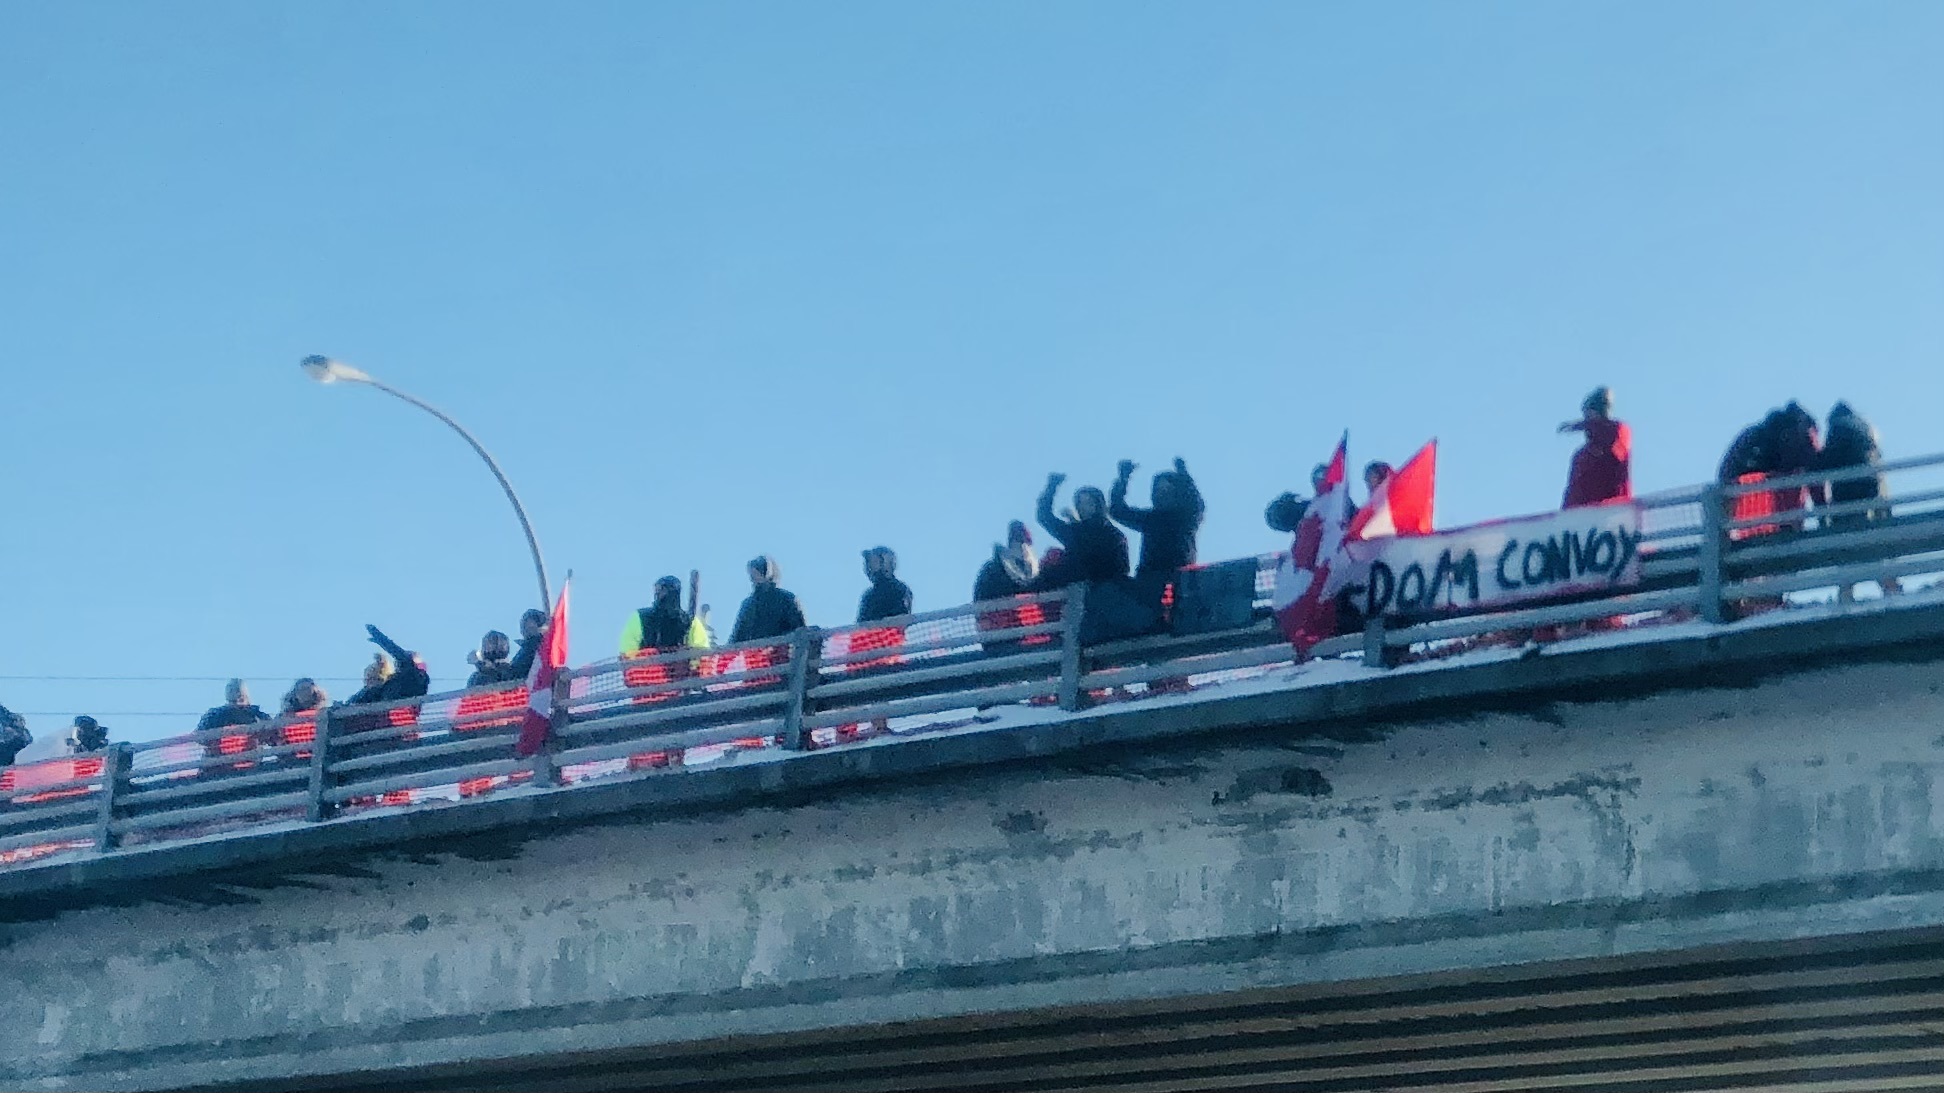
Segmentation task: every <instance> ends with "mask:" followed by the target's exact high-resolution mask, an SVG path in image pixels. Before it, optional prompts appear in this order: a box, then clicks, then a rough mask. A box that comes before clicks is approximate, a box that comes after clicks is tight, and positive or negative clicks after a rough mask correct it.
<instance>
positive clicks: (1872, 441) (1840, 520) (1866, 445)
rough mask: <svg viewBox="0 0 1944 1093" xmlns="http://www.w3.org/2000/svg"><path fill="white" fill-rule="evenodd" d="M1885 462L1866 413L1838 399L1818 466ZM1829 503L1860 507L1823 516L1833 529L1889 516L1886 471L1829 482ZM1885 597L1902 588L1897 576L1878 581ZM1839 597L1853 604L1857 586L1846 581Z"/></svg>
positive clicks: (1863, 524) (1840, 467)
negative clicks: (1876, 502)
mask: <svg viewBox="0 0 1944 1093" xmlns="http://www.w3.org/2000/svg"><path fill="white" fill-rule="evenodd" d="M1882 462H1883V451H1882V448H1881V446H1880V445H1879V444H1878V443H1877V432H1876V429H1875V428H1874V427H1873V426H1871V424H1870V423H1869V422H1868V421H1866V420H1865V419H1864V418H1863V415H1861V414H1859V413H1857V412H1856V411H1855V410H1852V409H1850V404H1849V403H1847V402H1838V403H1837V404H1836V405H1835V406H1834V407H1832V408H1831V409H1830V411H1829V437H1828V439H1827V440H1825V441H1824V442H1823V447H1822V451H1821V452H1820V453H1819V454H1818V458H1817V461H1816V465H1817V469H1818V470H1824V471H1832V472H1833V471H1852V470H1859V469H1861V468H1866V467H1870V468H1873V467H1876V466H1878V465H1879V464H1881V463H1882ZM1828 488H1829V503H1830V504H1831V505H1832V506H1833V505H1857V506H1861V507H1862V509H1863V511H1861V512H1845V513H1837V514H1836V515H1834V516H1825V517H1823V518H1822V524H1823V526H1824V527H1825V528H1828V529H1829V530H1831V531H1837V532H1848V531H1864V530H1867V529H1868V528H1869V526H1870V525H1871V524H1872V523H1876V522H1879V521H1883V520H1888V519H1889V518H1890V506H1889V503H1888V502H1889V498H1890V493H1889V491H1888V490H1887V489H1885V488H1884V485H1883V474H1882V472H1880V471H1879V472H1877V473H1874V474H1867V475H1863V476H1861V477H1854V478H1845V479H1843V480H1841V481H1836V482H1830V483H1829V484H1828ZM1872 501H1881V502H1884V503H1883V504H1881V505H1874V504H1869V502H1872ZM1877 585H1878V587H1880V588H1882V589H1883V594H1884V595H1886V596H1894V595H1896V594H1897V593H1899V592H1902V591H1903V586H1902V585H1901V584H1900V583H1898V581H1897V579H1896V578H1895V577H1884V578H1882V579H1881V580H1879V581H1878V582H1877ZM1836 598H1837V600H1838V602H1841V603H1851V602H1853V601H1854V600H1855V599H1856V586H1855V585H1853V584H1846V585H1844V586H1842V588H1840V589H1838V590H1837V593H1836Z"/></svg>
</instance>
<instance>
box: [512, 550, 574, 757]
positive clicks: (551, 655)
mask: <svg viewBox="0 0 1944 1093" xmlns="http://www.w3.org/2000/svg"><path fill="white" fill-rule="evenodd" d="M573 583H574V575H573V574H571V573H569V574H568V575H567V580H566V581H565V582H564V583H562V584H561V586H560V598H559V599H558V600H555V601H554V606H553V620H552V621H551V622H550V623H548V625H547V629H546V644H545V645H543V646H542V647H541V648H540V651H539V654H540V655H538V656H536V657H534V658H533V669H532V671H531V672H530V673H529V674H528V675H527V709H526V715H525V716H524V717H523V718H522V719H521V721H520V738H519V739H518V740H516V741H514V743H513V754H514V755H517V756H519V757H520V758H522V759H525V758H527V757H529V756H531V755H534V754H536V753H538V752H539V751H540V749H541V747H542V746H544V745H545V744H546V742H547V741H548V739H550V738H551V737H552V736H553V712H554V710H553V688H554V680H555V679H557V678H559V676H560V673H561V672H563V671H565V670H566V668H567V590H568V588H569V587H571V586H572V585H573Z"/></svg>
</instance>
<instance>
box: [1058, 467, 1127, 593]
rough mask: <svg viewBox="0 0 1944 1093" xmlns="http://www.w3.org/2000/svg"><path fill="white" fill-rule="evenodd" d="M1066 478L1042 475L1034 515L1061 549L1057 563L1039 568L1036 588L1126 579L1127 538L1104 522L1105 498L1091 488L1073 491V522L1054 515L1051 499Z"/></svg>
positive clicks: (1105, 513) (1109, 523)
mask: <svg viewBox="0 0 1944 1093" xmlns="http://www.w3.org/2000/svg"><path fill="white" fill-rule="evenodd" d="M1065 481H1066V475H1064V474H1059V473H1057V472H1056V473H1054V474H1049V475H1047V476H1046V489H1045V490H1043V491H1041V493H1040V497H1039V506H1038V510H1037V512H1036V514H1035V515H1037V516H1038V518H1039V522H1040V526H1041V527H1043V528H1045V529H1046V533H1047V534H1048V535H1051V536H1053V538H1055V539H1057V540H1059V541H1060V545H1061V546H1063V547H1065V548H1066V549H1065V551H1064V553H1062V555H1061V557H1060V560H1059V561H1058V562H1057V563H1048V564H1047V565H1045V566H1042V567H1041V568H1040V576H1039V587H1040V588H1041V589H1046V590H1051V589H1055V588H1065V587H1066V586H1067V585H1070V584H1075V583H1077V582H1080V581H1115V580H1122V579H1124V578H1126V576H1127V570H1128V564H1127V536H1126V535H1124V534H1122V533H1121V529H1119V528H1117V527H1115V526H1114V525H1113V523H1112V522H1111V521H1109V520H1108V519H1107V498H1106V496H1105V495H1104V494H1102V493H1101V492H1100V491H1099V490H1098V489H1095V488H1094V487H1092V486H1082V487H1081V488H1080V489H1077V490H1075V491H1073V513H1074V516H1073V519H1070V520H1067V519H1062V518H1060V517H1059V516H1056V515H1054V512H1053V496H1054V494H1056V493H1058V492H1059V489H1060V483H1062V482H1065Z"/></svg>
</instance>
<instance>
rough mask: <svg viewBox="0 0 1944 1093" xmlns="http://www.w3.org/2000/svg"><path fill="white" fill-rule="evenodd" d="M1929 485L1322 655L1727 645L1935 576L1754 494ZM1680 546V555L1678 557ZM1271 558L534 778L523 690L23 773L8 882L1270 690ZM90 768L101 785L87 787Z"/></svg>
mask: <svg viewBox="0 0 1944 1093" xmlns="http://www.w3.org/2000/svg"><path fill="white" fill-rule="evenodd" d="M1940 467H1944V455H1937V456H1925V457H1921V458H1916V459H1905V460H1898V461H1895V462H1891V463H1885V464H1882V465H1880V466H1876V467H1869V468H1863V469H1859V470H1856V471H1853V472H1835V473H1818V474H1812V475H1800V476H1791V477H1789V478H1780V479H1776V480H1774V481H1773V482H1758V483H1750V484H1734V485H1708V486H1701V487H1694V488H1690V489H1683V490H1676V491H1668V492H1666V493H1661V494H1656V495H1653V496H1651V497H1648V498H1643V499H1641V500H1639V501H1638V502H1636V503H1637V504H1638V505H1639V506H1640V507H1641V509H1642V512H1643V536H1642V543H1643V548H1642V551H1643V552H1642V558H1643V570H1644V572H1645V573H1646V579H1645V580H1644V581H1643V582H1642V584H1641V585H1640V586H1637V587H1628V588H1622V589H1617V590H1615V591H1614V592H1613V593H1612V594H1605V595H1585V594H1583V595H1581V596H1580V597H1578V598H1576V599H1573V600H1570V601H1561V602H1529V603H1521V604H1518V605H1515V606H1499V607H1497V608H1489V609H1484V610H1479V611H1476V612H1473V613H1460V614H1450V615H1446V616H1440V617H1434V618H1429V619H1423V618H1419V619H1412V620H1408V621H1405V622H1403V623H1396V622H1394V621H1393V620H1386V619H1383V618H1378V619H1373V620H1370V621H1369V622H1368V623H1367V624H1366V628H1365V630H1364V631H1363V632H1362V633H1359V634H1350V635H1344V636H1342V637H1338V638H1334V639H1331V640H1329V641H1326V642H1323V643H1322V644H1320V645H1318V646H1317V647H1316V648H1315V649H1313V650H1311V655H1312V656H1313V657H1317V658H1331V657H1344V658H1352V659H1361V661H1362V663H1363V664H1364V665H1365V666H1366V667H1368V668H1370V669H1373V670H1381V669H1384V668H1386V667H1389V666H1391V665H1393V664H1394V663H1396V662H1397V661H1398V660H1399V658H1400V657H1401V656H1402V655H1403V654H1405V653H1406V652H1407V651H1411V650H1426V651H1435V650H1437V649H1439V648H1441V647H1445V646H1448V645H1450V644H1452V643H1464V642H1477V641H1498V642H1503V643H1507V644H1516V643H1519V642H1522V641H1524V640H1526V639H1528V638H1530V637H1532V636H1534V635H1535V634H1538V633H1542V632H1545V631H1547V630H1549V629H1557V628H1561V627H1573V626H1577V625H1584V624H1594V625H1597V626H1600V627H1601V628H1608V627H1610V626H1611V623H1610V622H1606V621H1604V620H1613V619H1616V618H1656V617H1658V618H1665V619H1681V618H1700V619H1705V620H1709V621H1712V622H1724V621H1727V620H1728V619H1729V618H1730V617H1731V616H1732V615H1734V614H1736V613H1738V611H1739V610H1740V608H1739V607H1738V605H1746V604H1747V603H1748V602H1749V601H1754V600H1768V601H1773V602H1780V598H1781V597H1783V596H1785V595H1791V594H1796V593H1800V592H1804V591H1808V590H1812V589H1818V588H1832V587H1834V588H1842V587H1845V586H1849V585H1853V584H1857V583H1861V582H1868V581H1883V580H1888V579H1891V578H1903V577H1909V576H1915V575H1920V574H1944V505H1939V504H1938V502H1941V501H1944V488H1928V489H1919V490H1913V491H1911V492H1909V493H1908V494H1906V495H1905V496H1904V497H1901V498H1899V497H1896V496H1894V494H1893V495H1892V496H1889V497H1886V498H1882V499H1875V500H1867V501H1857V502H1846V503H1842V504H1837V505H1832V506H1828V507H1826V508H1824V509H1821V510H1810V511H1808V512H1802V511H1793V512H1789V513H1786V514H1769V515H1764V516H1750V517H1739V518H1737V517H1734V516H1733V511H1734V506H1733V504H1732V503H1731V502H1732V501H1733V500H1734V499H1735V498H1737V497H1743V496H1747V495H1750V494H1755V493H1760V492H1762V491H1764V490H1786V489H1789V488H1791V487H1792V486H1800V485H1809V484H1813V483H1819V482H1830V481H1843V480H1860V479H1863V478H1867V477H1873V476H1876V475H1884V476H1886V477H1887V476H1892V475H1899V474H1903V473H1905V472H1912V471H1919V470H1924V469H1929V468H1940ZM1845 518H1855V519H1845ZM1832 521H1836V522H1832ZM1812 522H1813V523H1814V527H1813V528H1812V527H1811V523H1812ZM1743 532H1747V533H1748V534H1745V535H1737V534H1736V533H1743ZM1683 539H1686V540H1692V542H1691V543H1690V544H1688V545H1681V546H1669V545H1667V544H1670V543H1673V542H1675V541H1677V540H1683ZM1278 558H1279V556H1278V555H1265V556H1262V557H1261V558H1259V559H1258V560H1257V569H1258V574H1257V585H1256V594H1257V599H1256V616H1257V617H1256V619H1255V621H1253V622H1251V623H1250V624H1248V625H1247V626H1243V627H1239V628H1236V629H1232V630H1226V631H1220V632H1216V633H1207V634H1195V635H1185V636H1174V635H1151V636H1145V637H1137V638H1129V639H1122V640H1111V641H1103V642H1097V643H1094V644H1090V645H1083V644H1082V643H1081V640H1080V636H1081V633H1082V626H1083V624H1084V622H1085V620H1086V615H1087V604H1086V601H1087V596H1086V588H1085V587H1084V586H1076V587H1074V588H1071V589H1067V590H1062V591H1057V592H1048V593H1042V594H1037V595H1032V596H1022V597H1015V598H1011V599H1005V600H997V601H989V602H985V603H975V604H967V605H964V606H960V607H954V608H948V609H945V610H940V611H928V612H921V613H916V614H912V615H906V616H902V617H899V618H895V619H884V620H879V621H876V622H872V623H867V624H864V625H860V626H849V627H838V628H832V629H818V628H807V629H804V630H801V631H798V632H797V633H795V634H793V635H789V636H787V637H779V638H771V639H766V640H762V641H754V642H744V643H741V644H738V645H731V646H724V647H719V648H714V649H706V650H704V649H679V650H667V651H651V652H648V653H647V654H645V655H641V656H635V657H625V658H618V659H614V660H606V661H601V662H597V663H594V664H589V665H584V666H581V667H578V668H574V669H572V670H570V671H566V672H563V673H561V674H560V676H559V677H558V678H557V680H556V682H555V687H554V694H553V696H552V697H553V705H552V709H553V724H552V732H551V734H550V738H549V739H548V741H547V743H546V744H545V746H544V747H543V748H542V750H541V751H540V753H539V754H537V755H534V756H532V757H529V758H520V757H516V756H514V755H513V754H512V746H511V745H512V742H513V740H514V739H515V738H516V737H517V735H518V733H519V731H520V725H521V723H522V720H523V718H524V716H525V714H526V711H527V708H528V705H527V695H526V691H525V688H524V687H522V686H518V685H513V686H502V687H498V688H487V689H479V690H469V691H455V692H447V693H443V694H433V695H425V696H421V697H416V698H407V699H401V700H398V701H395V702H385V703H378V704H372V705H363V706H357V707H342V706H340V707H332V708H330V709H327V710H321V711H316V712H314V713H307V714H300V715H294V716H286V717H280V718H277V719H274V720H272V721H268V722H263V723H259V724H256V725H248V726H240V727H231V728H220V729H212V730H204V731H198V732H190V733H184V734H181V735H178V736H174V737H170V738H167V739H164V740H153V741H144V742H141V743H135V744H118V745H114V746H112V747H111V748H109V749H107V750H105V751H103V752H99V753H95V755H94V756H91V757H80V758H77V759H70V760H58V761H50V762H49V763H43V764H30V765H29V766H30V767H32V768H35V769H34V770H32V771H30V773H29V775H20V774H16V775H15V776H14V777H13V778H12V780H11V781H10V782H7V783H5V784H0V867H5V866H8V865H17V864H20V863H22V862H28V861H34V860H38V859H39V858H42V857H47V856H50V855H55V854H59V855H73V854H82V855H86V854H104V853H115V852H120V851H122V850H124V849H131V848H134V847H136V846H140V845H144V844H158V843H164V842H167V841H170V840H174V839H180V838H191V837H197V836H200V835H206V834H212V833H224V832H228V831H234V830H243V829H249V828H252V827H256V826H260V825H262V824H266V823H278V822H312V823H315V822H323V821H328V820H332V819H334V818H340V817H344V818H348V817H352V816H355V815H359V814H363V813H367V812H370V811H373V810H382V809H386V808H394V807H402V806H409V805H415V804H420V803H425V802H427V801H432V800H443V801H451V802H463V801H465V800H467V799H469V798H471V797H476V796H479V795H482V794H486V793H491V792H495V791H500V790H506V789H508V788H511V787H516V786H525V787H533V788H536V789H543V790H565V789H568V788H569V787H572V786H575V785H578V784H581V783H583V782H588V781H593V780H597V779H603V778H610V777H615V776H628V777H659V776H666V775H667V774H669V773H670V772H675V771H679V770H681V769H683V768H685V767H690V766H694V765H697V764H704V763H710V762H717V761H720V760H722V759H723V758H725V757H726V756H729V755H733V754H737V753H741V752H747V751H773V752H775V753H776V754H778V755H779V756H783V755H787V754H788V753H792V752H795V751H800V750H803V749H808V748H814V747H824V746H833V745H838V744H844V743H849V742H853V741H861V740H866V739H869V738H872V737H878V736H882V735H884V734H885V733H886V732H896V731H902V730H901V729H900V728H899V727H898V726H897V725H896V723H899V722H909V721H914V720H915V721H918V722H921V723H920V724H918V725H916V726H906V727H915V728H918V729H936V728H940V727H950V726H961V725H966V724H973V723H978V722H980V721H984V720H991V719H992V717H993V716H994V715H993V714H992V713H991V711H992V710H994V709H996V708H1002V707H1009V706H1014V705H1016V704H1020V703H1027V704H1034V705H1040V706H1044V707H1047V708H1050V709H1056V710H1058V711H1068V712H1071V711H1078V710H1082V709H1085V708H1087V707H1088V706H1090V705H1094V704H1098V703H1102V702H1113V701H1119V700H1122V699H1124V698H1127V697H1131V694H1130V692H1129V689H1130V688H1146V690H1147V692H1148V693H1170V692H1172V691H1177V690H1180V689H1182V688H1183V686H1184V685H1185V686H1188V687H1192V686H1196V685H1199V684H1200V683H1202V682H1208V681H1220V680H1223V679H1228V678H1236V677H1238V676H1243V675H1249V674H1260V673H1262V672H1265V671H1273V670H1276V669H1278V668H1283V667H1287V666H1290V665H1293V664H1295V663H1296V662H1297V657H1296V654H1295V652H1294V651H1293V650H1292V649H1291V648H1290V646H1289V645H1288V643H1287V642H1286V641H1285V640H1284V639H1283V637H1282V635H1281V633H1280V631H1279V629H1278V628H1277V626H1276V624H1275V622H1274V621H1273V620H1272V619H1270V618H1268V617H1267V615H1268V612H1267V610H1266V600H1267V595H1268V591H1269V589H1270V587H1271V585H1272V582H1273V573H1274V569H1275V566H1276V563H1277V560H1278ZM97 759H98V760H99V767H98V769H97V768H96V767H94V766H88V765H86V764H89V763H92V762H94V761H95V760H97ZM61 762H66V763H68V764H70V765H69V766H67V767H59V766H57V765H55V764H58V763H61ZM43 768H44V769H43ZM12 769H14V770H15V771H19V770H20V768H12Z"/></svg>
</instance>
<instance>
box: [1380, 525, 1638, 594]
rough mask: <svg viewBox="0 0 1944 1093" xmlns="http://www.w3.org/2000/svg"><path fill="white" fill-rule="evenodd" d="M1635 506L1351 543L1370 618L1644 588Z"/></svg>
mask: <svg viewBox="0 0 1944 1093" xmlns="http://www.w3.org/2000/svg"><path fill="white" fill-rule="evenodd" d="M1639 547H1640V509H1639V508H1637V507H1636V506H1634V505H1632V504H1619V505H1595V506H1592V507H1589V508H1577V509H1565V510H1562V511H1560V512H1550V513H1546V514H1545V515H1542V516H1527V517H1522V518H1519V519H1514V520H1497V521H1494V522H1492V523H1489V524H1474V525H1472V526H1471V527H1466V528H1457V529H1454V530H1452V531H1441V532H1438V533H1437V534H1435V535H1413V536H1404V537H1396V538H1386V539H1372V540H1369V541H1367V542H1359V543H1351V544H1349V545H1348V550H1349V551H1350V554H1351V557H1352V558H1354V559H1355V560H1356V562H1357V567H1356V568H1357V572H1356V578H1355V580H1356V583H1358V584H1361V585H1363V586H1364V588H1363V592H1362V593H1361V594H1360V595H1359V596H1358V597H1357V605H1358V607H1360V608H1361V609H1362V610H1363V612H1364V614H1365V616H1366V617H1375V616H1377V615H1380V614H1381V615H1420V614H1425V613H1435V612H1445V611H1469V610H1475V609H1481V608H1492V607H1497V606H1500V605H1503V604H1512V603H1518V602H1519V601H1521V600H1536V599H1547V598H1551V597H1554V596H1564V595H1572V594H1575V593H1584V592H1599V591H1603V590H1606V589H1621V588H1627V587H1630V586H1633V585H1638V584H1639V583H1640V551H1639Z"/></svg>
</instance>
